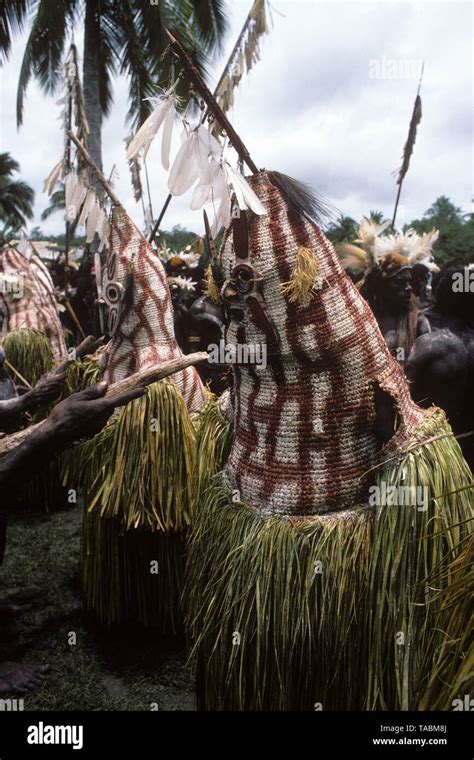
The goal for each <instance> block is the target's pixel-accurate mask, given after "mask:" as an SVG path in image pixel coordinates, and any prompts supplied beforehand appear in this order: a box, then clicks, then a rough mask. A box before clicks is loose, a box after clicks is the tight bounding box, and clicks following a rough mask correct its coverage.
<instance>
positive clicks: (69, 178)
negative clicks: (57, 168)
mask: <svg viewBox="0 0 474 760" xmlns="http://www.w3.org/2000/svg"><path fill="white" fill-rule="evenodd" d="M76 185H77V174H76V173H75V172H69V174H67V175H66V178H65V180H64V197H65V202H66V210H67V209H68V208H69V206H70V205H71V199H72V196H73V193H74V189H75V187H76Z"/></svg>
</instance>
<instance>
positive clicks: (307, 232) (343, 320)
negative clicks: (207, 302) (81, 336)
mask: <svg viewBox="0 0 474 760" xmlns="http://www.w3.org/2000/svg"><path fill="white" fill-rule="evenodd" d="M248 182H249V184H250V185H251V186H252V188H253V190H254V191H255V192H256V193H257V195H258V197H259V198H260V200H261V201H262V202H263V204H264V206H265V207H266V208H267V210H268V213H267V214H266V215H265V216H257V215H255V214H253V213H251V212H247V214H248V220H249V252H250V262H251V263H252V266H253V267H254V268H255V270H256V271H257V272H258V274H259V275H260V276H262V277H263V297H264V300H265V303H266V308H267V312H268V315H269V317H270V318H271V320H272V321H273V324H274V325H275V327H276V329H277V330H278V332H279V335H280V340H281V343H280V346H279V349H278V352H277V353H275V354H274V355H270V352H269V354H268V361H267V367H266V368H265V369H263V368H258V367H257V366H251V365H240V366H237V365H234V374H235V423H234V425H235V427H234V437H233V442H232V449H231V453H230V456H229V460H228V463H227V467H226V475H227V477H228V479H229V480H230V483H231V484H232V485H233V486H234V487H236V488H237V489H238V490H239V492H240V498H241V499H243V500H245V501H248V502H249V503H250V504H251V505H252V506H253V507H254V508H256V509H257V510H258V511H260V512H261V513H265V514H270V513H274V514H287V515H310V514H317V513H320V512H326V511H332V510H341V509H344V508H345V507H350V506H352V505H354V504H356V503H357V501H358V500H362V501H363V500H364V497H365V494H366V492H367V491H366V489H367V482H368V480H367V476H366V472H367V470H368V469H369V468H370V467H372V466H373V465H374V463H375V462H376V461H377V458H378V456H379V453H380V452H379V449H380V446H379V445H378V443H377V440H376V436H375V403H374V395H373V382H374V381H376V382H378V383H379V385H380V386H381V387H382V388H384V389H385V390H387V391H388V392H389V393H390V394H391V395H392V396H393V398H394V400H395V403H396V407H397V410H398V412H399V421H398V424H399V427H398V429H397V433H396V435H395V436H394V437H393V438H392V440H391V441H390V443H389V446H390V447H391V448H392V449H393V448H396V447H397V446H400V445H402V444H403V442H404V441H405V440H407V439H408V438H409V437H410V435H411V433H412V431H413V430H414V429H415V428H416V427H417V426H418V425H419V424H420V423H421V422H422V421H423V420H424V414H425V413H424V412H423V411H422V410H421V409H419V408H418V407H417V406H416V405H415V404H414V403H413V402H412V400H411V398H410V394H409V391H408V387H407V384H406V382H405V379H404V377H403V373H402V371H401V369H400V367H399V366H398V364H397V362H396V361H395V360H394V359H393V358H392V357H391V355H390V353H389V351H388V349H387V347H386V345H385V341H384V339H383V337H382V335H381V333H380V331H379V329H378V326H377V323H376V321H375V318H374V316H373V314H372V312H371V310H370V308H369V306H368V305H367V304H366V302H365V301H364V299H363V298H362V297H361V296H360V294H359V293H358V291H357V290H356V288H355V287H354V286H353V284H352V282H351V281H350V279H349V278H348V277H347V275H346V274H345V273H344V271H343V269H342V267H341V265H340V263H339V260H338V258H337V255H336V253H335V251H334V248H333V246H332V244H331V243H330V242H329V241H328V240H327V238H326V237H325V236H324V234H323V233H322V232H321V230H320V229H319V227H317V225H316V224H314V223H312V222H311V221H309V220H308V219H307V218H306V217H304V216H303V215H302V214H300V213H299V212H298V211H297V210H295V209H294V208H292V207H290V206H288V205H287V204H286V203H285V201H284V200H283V198H282V196H281V193H280V191H279V190H278V189H277V188H276V187H275V186H274V185H273V184H272V183H271V182H270V180H269V177H268V175H267V173H265V172H261V173H259V174H258V175H255V176H253V177H249V178H248ZM232 238H233V233H232V227H229V230H228V231H227V233H226V235H225V237H224V240H223V243H222V246H221V255H220V258H221V265H222V267H223V271H224V277H225V278H226V279H227V278H228V277H229V276H230V273H231V270H232V268H233V266H234V265H235V252H234V249H233V240H232ZM300 247H306V248H310V249H312V251H313V252H314V254H315V256H316V257H317V262H318V265H319V277H318V278H317V281H318V280H320V282H321V284H322V285H321V288H320V289H317V290H316V291H315V295H314V297H313V298H312V299H311V301H310V302H309V303H308V304H301V303H290V302H289V301H288V300H287V298H286V297H285V295H284V294H283V292H282V290H281V286H282V284H283V283H286V282H288V281H289V280H290V277H291V274H292V271H293V269H294V267H295V264H296V260H297V254H298V249H299V248H300ZM226 342H227V343H229V344H237V343H264V342H265V336H264V334H263V333H262V332H261V331H260V330H259V329H258V327H257V326H256V325H255V323H254V321H253V320H252V317H251V314H250V313H249V311H248V310H247V311H246V315H245V318H244V320H243V321H242V322H235V321H231V322H230V324H229V325H228V326H227V332H226Z"/></svg>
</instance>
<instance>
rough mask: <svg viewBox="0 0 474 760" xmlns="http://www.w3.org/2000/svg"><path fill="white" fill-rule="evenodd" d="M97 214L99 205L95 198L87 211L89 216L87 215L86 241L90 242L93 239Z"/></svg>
mask: <svg viewBox="0 0 474 760" xmlns="http://www.w3.org/2000/svg"><path fill="white" fill-rule="evenodd" d="M99 214H100V206H99V202H98V200H97V198H95V199H94V203H93V205H92V208H91V210H90V211H89V216H88V217H87V237H86V243H92V241H93V240H94V235H95V232H96V229H97V220H98V218H99Z"/></svg>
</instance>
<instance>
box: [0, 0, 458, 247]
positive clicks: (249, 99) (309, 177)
mask: <svg viewBox="0 0 474 760" xmlns="http://www.w3.org/2000/svg"><path fill="white" fill-rule="evenodd" d="M229 6H230V11H231V18H232V28H231V31H230V33H229V36H228V39H227V44H226V51H225V55H224V56H223V57H222V60H221V62H220V64H219V66H218V67H217V68H216V71H215V79H217V78H218V75H219V73H220V67H221V66H222V65H223V62H224V61H225V60H226V59H227V56H228V55H229V53H230V50H231V49H232V47H233V44H234V41H235V39H236V37H237V35H238V32H239V30H240V28H241V26H242V23H243V21H244V19H245V16H246V14H247V13H248V7H249V2H247V0H246V1H245V2H235V3H230V4H229ZM272 6H273V7H274V9H275V10H274V11H273V28H272V29H271V32H270V35H269V36H268V37H267V38H265V39H264V41H263V44H262V50H261V61H260V62H259V63H257V64H256V66H255V68H254V69H253V70H252V72H251V73H250V75H249V76H248V77H244V79H243V80H242V83H241V86H240V87H239V89H238V91H237V93H236V97H235V105H234V109H233V111H232V112H231V114H230V118H231V121H232V122H233V124H234V126H235V127H236V129H237V131H238V133H239V134H240V136H241V137H242V139H243V140H244V142H245V144H246V145H247V147H248V148H249V150H250V153H251V155H252V157H253V159H254V161H255V162H256V163H257V165H258V166H264V167H267V168H273V169H278V170H279V171H283V172H286V173H288V174H290V175H292V176H295V177H297V178H299V179H302V180H304V181H306V182H309V183H310V184H312V185H313V186H314V187H315V188H316V189H317V190H318V191H319V192H321V193H322V194H323V195H324V196H325V197H327V198H328V200H329V201H330V202H332V203H333V205H335V206H336V207H337V208H338V209H339V210H340V211H341V212H342V213H343V214H344V215H349V216H352V217H354V218H356V219H358V218H360V217H361V216H362V215H363V214H366V213H367V212H368V211H369V210H370V209H380V210H382V211H383V212H384V213H385V215H386V216H387V217H389V216H391V213H392V211H393V204H394V200H395V195H396V186H395V180H394V177H393V176H392V174H391V173H392V172H393V171H394V170H396V169H397V168H398V167H399V165H400V162H401V155H402V150H403V145H404V143H405V140H406V137H407V133H408V124H409V120H410V116H411V111H412V108H413V102H414V98H415V94H416V89H417V86H418V81H417V80H418V69H417V66H416V64H417V63H418V64H419V63H420V62H422V61H425V72H424V77H423V85H422V98H423V118H422V121H421V124H420V126H419V130H418V136H417V141H416V144H415V149H414V154H413V157H412V162H411V166H410V169H409V173H408V175H407V178H406V180H405V183H404V186H403V190H402V200H401V206H400V211H399V217H398V221H399V223H400V224H403V223H405V222H408V221H410V220H411V219H413V218H416V217H419V216H421V215H422V214H423V213H424V211H426V209H428V208H429V206H430V205H431V204H432V203H433V201H434V200H435V199H436V197H438V196H439V195H448V196H449V197H450V198H451V199H452V200H453V202H455V203H456V204H457V205H460V206H462V207H464V208H465V209H466V210H467V209H468V208H469V203H470V198H471V195H472V176H471V165H472V114H471V93H472V67H471V48H472V40H471V24H472V12H473V11H472V6H471V4H470V3H467V2H466V3H453V2H446V3H442V2H418V3H410V2H386V3H385V2H378V3H366V2H334V1H333V0H332V1H331V2H298V1H297V0H290V1H289V2H278V0H272ZM277 11H278V12H280V13H282V14H284V15H283V16H281V15H279V13H278V12H277ZM447 29H449V39H450V41H449V43H448V40H447V37H446V30H447ZM25 39H26V36H25V35H23V36H22V37H21V38H18V39H17V40H16V42H15V44H14V50H13V54H12V56H11V60H10V61H9V62H8V64H7V65H6V66H5V68H4V69H3V71H2V72H1V76H2V85H1V89H2V114H3V116H2V134H1V136H2V150H8V151H10V152H11V154H12V155H13V156H14V158H15V159H16V160H18V161H19V162H20V165H21V173H22V177H23V178H24V179H25V181H27V182H29V183H30V184H31V185H32V186H33V187H34V189H35V191H36V205H35V220H34V224H41V226H42V228H43V229H44V230H45V231H47V232H50V233H52V234H55V233H58V232H60V231H62V229H63V227H64V222H63V220H62V219H61V215H60V214H58V215H57V216H55V217H54V216H53V217H51V219H50V220H48V222H44V223H41V222H40V221H39V218H40V214H41V211H42V210H43V209H44V208H45V206H46V205H47V199H46V198H45V196H43V194H42V183H43V180H44V178H45V177H46V176H47V174H48V173H49V171H50V169H51V167H52V166H53V164H54V163H55V162H56V161H57V160H58V159H59V158H60V155H61V152H62V145H63V142H62V140H63V138H62V135H61V131H60V125H59V122H58V121H57V116H58V113H59V108H58V107H57V106H55V101H54V98H51V97H50V96H46V95H44V94H43V93H41V92H40V91H39V89H38V86H37V84H36V83H35V82H32V83H30V86H29V88H28V94H27V100H26V105H25V118H24V126H23V127H22V128H21V130H20V131H19V132H17V130H16V121H15V100H16V86H17V81H18V75H19V69H20V65H21V58H22V54H23V48H24V44H25ZM453 40H454V41H455V42H452V41H453ZM77 42H78V45H79V46H81V42H80V39H78V40H77ZM374 61H375V62H376V63H375V64H374ZM410 62H412V64H413V66H411V67H410ZM374 70H376V71H378V72H379V74H380V76H379V78H377V77H374V76H371V73H372V74H373V72H374ZM394 71H395V73H396V74H398V76H396V77H392V76H389V75H391V74H393V72H394ZM407 72H408V75H407ZM127 100H128V86H127V82H126V81H125V80H124V79H123V78H118V79H117V80H116V82H115V84H114V106H113V109H112V113H111V116H110V118H109V119H107V120H106V121H105V123H104V128H103V155H104V166H105V169H106V173H109V172H110V169H111V168H112V165H113V164H115V166H116V170H117V172H118V179H117V181H116V186H115V189H116V192H117V194H118V195H119V197H120V198H121V199H122V201H123V203H124V205H125V206H126V208H127V209H128V210H129V213H130V214H131V216H132V217H133V219H134V220H135V222H136V223H137V224H138V225H139V226H141V225H142V222H143V214H142V209H141V205H140V204H136V203H135V202H134V200H133V194H132V190H131V185H130V179H129V171H128V167H127V162H126V160H125V148H124V143H123V140H124V138H125V136H126V135H127V134H128V130H127V129H126V126H125V115H126V112H127V110H128V104H127ZM158 142H159V141H158ZM174 145H175V146H176V145H178V136H177V135H176V136H175V141H174ZM175 149H176V148H175ZM159 153H160V151H159V144H157V145H154V146H152V148H151V150H150V153H149V160H148V172H149V180H150V187H151V195H152V199H153V210H154V213H155V216H156V215H157V214H158V212H159V209H160V208H161V206H162V204H163V203H164V201H165V200H166V197H167V193H168V191H167V186H166V182H167V175H166V173H165V172H164V171H163V170H162V169H161V166H160V157H159ZM189 203H190V194H188V195H187V196H185V197H183V198H174V199H173V201H172V203H171V204H170V207H169V210H168V212H167V214H166V216H165V220H164V222H163V226H164V227H166V228H168V229H169V228H171V227H172V226H173V225H174V224H181V225H182V226H185V227H188V228H189V229H194V230H196V231H200V230H202V217H201V214H200V213H199V212H193V211H191V210H190V209H189Z"/></svg>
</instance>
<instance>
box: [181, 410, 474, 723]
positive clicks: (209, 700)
mask: <svg viewBox="0 0 474 760" xmlns="http://www.w3.org/2000/svg"><path fill="white" fill-rule="evenodd" d="M375 483H376V484H377V485H378V486H379V488H382V487H385V488H387V487H388V486H396V487H398V486H401V485H403V486H405V487H406V486H412V487H413V486H425V487H426V489H427V491H425V493H427V494H428V501H427V504H426V508H425V507H424V506H422V507H417V506H408V505H406V506H387V505H380V506H374V507H368V506H362V505H354V509H352V510H350V511H346V512H339V513H331V514H328V515H324V516H321V517H312V518H309V519H305V520H301V521H296V520H292V519H285V518H281V517H265V518H262V517H261V516H260V515H259V514H257V513H256V512H255V511H254V510H252V509H251V508H250V507H249V506H246V505H243V504H233V503H232V501H231V499H230V496H229V493H228V491H227V490H226V489H225V487H224V486H223V485H222V484H221V481H220V480H219V478H216V479H215V480H214V482H213V483H212V484H211V486H210V487H208V488H207V490H206V491H205V493H204V495H203V497H202V500H201V503H200V505H199V509H196V514H195V519H194V521H193V528H192V532H191V535H190V540H189V547H188V552H189V554H188V560H187V581H186V595H185V596H186V609H187V626H188V629H189V631H190V634H191V637H192V641H193V646H194V649H193V651H194V655H195V657H196V679H197V701H198V707H199V708H200V709H207V710H215V709H228V710H320V709H322V710H376V709H382V710H410V709H423V710H426V709H444V710H446V709H452V706H451V705H452V700H453V699H454V698H456V697H458V696H461V697H462V695H463V694H464V693H466V692H465V691H464V690H465V689H467V688H468V685H469V684H471V686H472V683H471V681H472V649H471V662H470V664H469V652H468V646H469V639H468V632H467V630H466V628H467V627H468V623H469V620H468V608H469V606H470V604H471V602H470V601H469V600H470V598H471V594H472V589H473V553H472V550H473V543H472V512H473V509H472V504H473V503H474V489H473V488H472V474H471V473H470V470H469V468H468V467H467V465H466V463H465V461H464V459H463V457H462V454H461V451H460V448H459V446H458V444H457V442H456V440H455V439H454V438H453V436H452V434H451V431H450V428H449V426H448V424H447V422H446V420H445V416H444V414H443V412H441V411H440V410H435V411H433V412H432V413H431V414H430V415H429V416H427V419H426V422H425V423H424V425H423V426H422V428H421V429H420V430H419V431H418V432H417V434H416V436H415V437H414V438H413V440H412V441H410V442H409V445H408V446H407V448H406V451H405V453H404V454H402V455H400V456H399V457H397V458H396V459H393V460H391V461H389V462H387V463H386V464H385V465H384V467H383V469H382V468H380V469H379V470H377V472H376V474H375ZM471 609H472V608H471ZM457 690H459V691H460V693H459V694H458V693H457Z"/></svg>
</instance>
